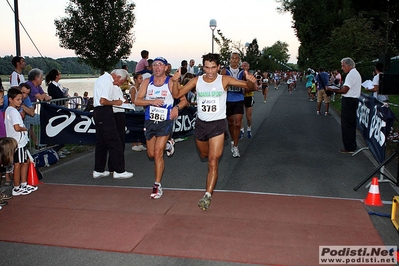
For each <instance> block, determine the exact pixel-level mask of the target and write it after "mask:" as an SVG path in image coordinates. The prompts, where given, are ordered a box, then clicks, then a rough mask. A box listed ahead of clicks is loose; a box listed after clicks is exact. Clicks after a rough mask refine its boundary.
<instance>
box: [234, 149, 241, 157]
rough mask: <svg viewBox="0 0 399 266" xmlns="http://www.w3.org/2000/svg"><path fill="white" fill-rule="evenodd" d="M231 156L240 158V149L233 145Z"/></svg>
mask: <svg viewBox="0 0 399 266" xmlns="http://www.w3.org/2000/svg"><path fill="white" fill-rule="evenodd" d="M233 157H234V158H240V151H239V150H238V147H235V146H234V147H233Z"/></svg>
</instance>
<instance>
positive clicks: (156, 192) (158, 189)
mask: <svg viewBox="0 0 399 266" xmlns="http://www.w3.org/2000/svg"><path fill="white" fill-rule="evenodd" d="M162 195H163V191H162V186H161V185H155V184H154V186H153V187H152V193H151V195H150V197H151V198H152V199H159V198H160V197H162Z"/></svg>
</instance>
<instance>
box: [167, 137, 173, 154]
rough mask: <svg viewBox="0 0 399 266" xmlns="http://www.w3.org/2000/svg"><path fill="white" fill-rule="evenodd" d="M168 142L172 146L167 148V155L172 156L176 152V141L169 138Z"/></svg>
mask: <svg viewBox="0 0 399 266" xmlns="http://www.w3.org/2000/svg"><path fill="white" fill-rule="evenodd" d="M168 143H169V145H170V148H169V149H168V150H166V155H167V156H168V157H170V156H172V155H173V153H175V141H174V140H173V139H168Z"/></svg>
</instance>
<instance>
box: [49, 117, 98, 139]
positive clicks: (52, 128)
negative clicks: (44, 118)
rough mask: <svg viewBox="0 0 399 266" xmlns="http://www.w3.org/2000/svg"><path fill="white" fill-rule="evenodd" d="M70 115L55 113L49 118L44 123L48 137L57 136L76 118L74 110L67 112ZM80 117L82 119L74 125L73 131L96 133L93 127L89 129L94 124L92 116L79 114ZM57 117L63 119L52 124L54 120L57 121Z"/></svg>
mask: <svg viewBox="0 0 399 266" xmlns="http://www.w3.org/2000/svg"><path fill="white" fill-rule="evenodd" d="M69 114H70V116H68V115H66V114H63V115H56V116H53V117H52V118H50V119H49V121H48V124H47V125H46V134H47V136H49V137H55V136H57V135H58V134H59V133H60V132H61V131H62V130H64V129H65V128H67V127H68V126H69V125H70V124H72V123H73V122H74V121H75V119H76V114H75V113H74V112H69ZM80 118H82V119H84V121H80V122H79V123H77V124H76V125H75V127H74V131H75V132H76V133H96V130H95V129H90V126H91V125H92V124H94V118H90V117H88V116H86V115H82V116H80ZM59 119H63V120H64V121H63V122H61V123H59V124H58V125H54V124H55V122H58V120H59Z"/></svg>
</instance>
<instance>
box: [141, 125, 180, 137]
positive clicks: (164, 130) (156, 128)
mask: <svg viewBox="0 0 399 266" xmlns="http://www.w3.org/2000/svg"><path fill="white" fill-rule="evenodd" d="M173 122H174V121H173V120H166V121H163V122H158V123H154V121H152V120H146V121H145V122H144V136H145V139H146V140H150V139H152V138H153V137H162V136H170V134H172V130H173Z"/></svg>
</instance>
